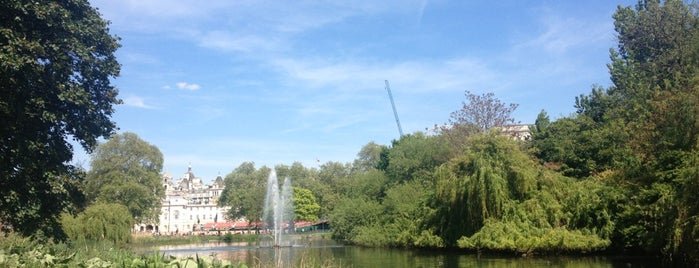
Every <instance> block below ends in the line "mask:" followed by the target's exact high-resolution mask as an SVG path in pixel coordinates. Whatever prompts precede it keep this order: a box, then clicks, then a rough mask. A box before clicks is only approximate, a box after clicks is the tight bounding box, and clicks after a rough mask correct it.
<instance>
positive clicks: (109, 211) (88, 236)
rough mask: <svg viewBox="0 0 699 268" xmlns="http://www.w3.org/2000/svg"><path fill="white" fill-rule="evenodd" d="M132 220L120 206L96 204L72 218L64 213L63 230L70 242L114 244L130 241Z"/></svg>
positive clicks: (124, 207)
mask: <svg viewBox="0 0 699 268" xmlns="http://www.w3.org/2000/svg"><path fill="white" fill-rule="evenodd" d="M133 223H134V221H133V218H132V217H131V213H130V212H129V209H128V208H127V207H126V206H124V205H121V204H117V203H112V204H105V203H96V204H93V205H90V206H88V207H87V208H86V209H85V211H83V212H81V213H79V214H78V215H77V216H75V217H73V216H71V215H69V214H67V213H64V214H63V215H62V217H61V224H62V225H63V229H64V230H65V231H66V234H68V237H69V238H70V240H71V241H81V240H95V241H100V240H108V241H112V242H114V243H116V244H120V243H128V242H130V241H131V228H132V227H133Z"/></svg>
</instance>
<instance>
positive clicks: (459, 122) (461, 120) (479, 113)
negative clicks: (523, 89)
mask: <svg viewBox="0 0 699 268" xmlns="http://www.w3.org/2000/svg"><path fill="white" fill-rule="evenodd" d="M465 96H466V101H464V102H462V107H461V109H459V110H457V111H454V112H452V113H451V115H450V117H449V120H448V121H447V123H446V124H444V125H441V126H440V125H435V129H434V131H435V132H437V133H439V134H440V137H441V139H444V140H445V141H446V142H447V143H448V144H449V146H450V147H451V148H452V157H455V156H458V155H460V154H461V153H462V152H463V151H464V150H466V149H467V147H468V144H466V143H465V141H466V140H467V138H468V137H469V136H471V135H473V134H476V133H482V132H484V131H487V130H489V129H491V128H493V127H503V126H506V125H508V124H513V123H515V119H514V118H513V117H512V113H513V112H514V111H515V110H516V109H517V107H518V106H519V105H518V104H514V103H509V104H507V103H504V102H503V101H501V100H500V99H498V98H496V97H495V94H494V93H492V92H490V93H484V94H481V95H477V94H474V93H471V92H470V91H466V93H465Z"/></svg>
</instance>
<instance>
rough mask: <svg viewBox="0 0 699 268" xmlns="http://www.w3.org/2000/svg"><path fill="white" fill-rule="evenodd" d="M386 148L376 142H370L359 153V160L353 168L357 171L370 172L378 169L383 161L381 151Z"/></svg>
mask: <svg viewBox="0 0 699 268" xmlns="http://www.w3.org/2000/svg"><path fill="white" fill-rule="evenodd" d="M384 147H385V146H383V145H378V144H376V143H375V142H373V141H372V142H369V143H367V144H366V145H364V146H363V147H362V149H361V150H360V151H359V153H357V158H356V159H355V160H354V162H353V163H352V168H353V169H354V170H356V171H369V170H372V169H375V168H377V167H378V164H379V161H380V160H381V150H382V149H383V148H384Z"/></svg>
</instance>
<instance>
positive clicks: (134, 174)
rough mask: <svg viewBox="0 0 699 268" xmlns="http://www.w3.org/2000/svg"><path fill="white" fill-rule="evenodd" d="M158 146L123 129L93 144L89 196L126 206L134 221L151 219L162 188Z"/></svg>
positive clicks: (158, 203)
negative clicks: (106, 139) (94, 147)
mask: <svg viewBox="0 0 699 268" xmlns="http://www.w3.org/2000/svg"><path fill="white" fill-rule="evenodd" d="M162 169H163V154H162V153H161V152H160V150H159V149H158V147H156V146H155V145H151V144H149V143H148V142H146V141H144V140H142V139H140V138H139V137H138V136H137V135H136V134H134V133H130V132H125V133H123V134H117V135H114V136H112V137H111V138H110V139H109V140H108V141H107V142H105V143H103V144H100V145H99V146H97V149H96V150H95V153H94V154H93V156H92V162H91V163H90V171H89V172H88V173H87V178H86V193H87V196H88V198H89V199H90V200H92V201H98V202H104V203H117V204H122V205H124V206H126V207H127V208H128V209H129V212H131V215H132V216H133V217H134V220H135V221H136V222H137V223H141V222H149V221H155V220H157V219H158V215H159V214H160V206H161V200H162V198H164V197H165V190H164V188H163V185H162V182H161V180H160V172H161V171H162Z"/></svg>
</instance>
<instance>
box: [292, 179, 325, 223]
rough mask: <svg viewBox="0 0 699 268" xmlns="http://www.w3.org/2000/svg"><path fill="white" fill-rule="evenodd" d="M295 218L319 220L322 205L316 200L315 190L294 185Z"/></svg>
mask: <svg viewBox="0 0 699 268" xmlns="http://www.w3.org/2000/svg"><path fill="white" fill-rule="evenodd" d="M293 191H294V197H293V199H294V214H295V215H294V219H296V220H300V221H311V222H313V221H317V220H318V213H319V212H320V205H318V202H316V197H315V196H314V195H313V192H311V190H308V189H304V188H299V187H293Z"/></svg>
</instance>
